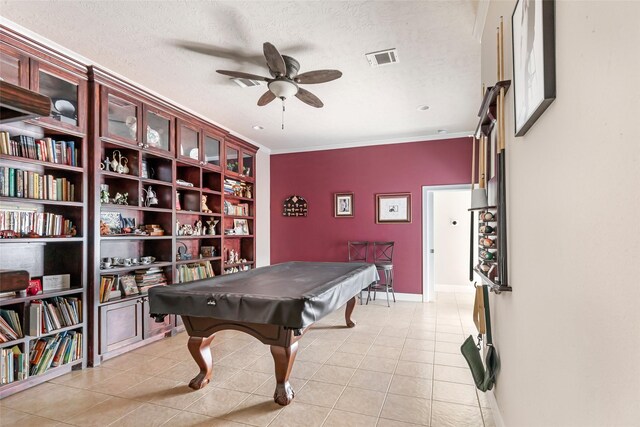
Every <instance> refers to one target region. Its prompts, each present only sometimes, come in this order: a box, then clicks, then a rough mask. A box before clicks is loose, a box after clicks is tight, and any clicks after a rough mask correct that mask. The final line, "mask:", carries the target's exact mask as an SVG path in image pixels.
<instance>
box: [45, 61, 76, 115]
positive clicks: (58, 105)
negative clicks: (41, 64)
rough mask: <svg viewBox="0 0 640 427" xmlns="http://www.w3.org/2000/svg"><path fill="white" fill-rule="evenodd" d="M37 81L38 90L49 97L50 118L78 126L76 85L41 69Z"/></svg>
mask: <svg viewBox="0 0 640 427" xmlns="http://www.w3.org/2000/svg"><path fill="white" fill-rule="evenodd" d="M38 82H39V89H38V91H39V92H40V93H41V94H42V95H46V96H48V97H49V98H51V118H52V119H53V120H56V121H58V122H61V123H66V124H69V125H71V126H78V85H75V84H73V83H70V82H68V81H66V80H63V79H61V78H59V77H57V76H54V75H52V74H49V73H46V72H44V71H42V70H40V71H39V72H38Z"/></svg>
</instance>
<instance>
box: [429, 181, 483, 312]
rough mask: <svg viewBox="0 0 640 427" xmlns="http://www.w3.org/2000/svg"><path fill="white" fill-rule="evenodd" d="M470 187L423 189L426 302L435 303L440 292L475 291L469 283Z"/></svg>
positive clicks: (451, 186) (446, 186)
mask: <svg viewBox="0 0 640 427" xmlns="http://www.w3.org/2000/svg"><path fill="white" fill-rule="evenodd" d="M469 187H470V185H469V184H456V185H435V186H424V187H422V212H423V214H422V233H423V234H422V247H423V258H422V295H423V299H424V301H435V299H436V292H467V291H469V292H470V291H472V290H473V286H472V285H471V282H470V280H469V256H471V255H470V251H469V249H470V248H469V238H470V233H471V229H470V227H471V214H470V213H469V211H468V208H469V204H470V202H471V190H470V188H469ZM472 235H474V236H475V235H476V233H473V234H472Z"/></svg>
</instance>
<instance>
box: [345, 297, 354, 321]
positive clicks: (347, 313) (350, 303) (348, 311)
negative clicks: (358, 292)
mask: <svg viewBox="0 0 640 427" xmlns="http://www.w3.org/2000/svg"><path fill="white" fill-rule="evenodd" d="M355 306H356V297H353V298H351V299H350V300H349V301H348V302H347V308H346V309H345V310H344V320H346V321H347V327H348V328H353V327H354V326H356V322H354V321H353V320H351V313H353V309H354V308H355Z"/></svg>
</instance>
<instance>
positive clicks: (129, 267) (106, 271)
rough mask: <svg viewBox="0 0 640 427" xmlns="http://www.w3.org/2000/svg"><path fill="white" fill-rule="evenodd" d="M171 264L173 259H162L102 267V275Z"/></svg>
mask: <svg viewBox="0 0 640 427" xmlns="http://www.w3.org/2000/svg"><path fill="white" fill-rule="evenodd" d="M171 264H172V262H171V261H161V262H152V263H150V264H136V265H127V266H124V265H123V266H118V267H113V268H101V269H100V275H104V276H109V275H111V274H117V273H125V272H127V271H134V270H142V269H144V268H151V267H159V268H164V267H170V266H171Z"/></svg>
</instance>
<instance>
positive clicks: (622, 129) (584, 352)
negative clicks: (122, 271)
mask: <svg viewBox="0 0 640 427" xmlns="http://www.w3.org/2000/svg"><path fill="white" fill-rule="evenodd" d="M514 6H515V1H494V2H492V4H491V7H490V10H489V14H488V18H487V22H486V24H485V31H484V34H483V39H482V78H483V81H484V82H485V83H487V84H492V83H493V82H495V80H496V74H495V57H496V53H495V50H496V47H495V43H496V33H495V28H496V26H497V25H498V19H499V16H500V15H504V16H505V21H506V22H505V24H506V27H505V35H506V37H505V42H506V46H505V52H506V54H507V55H506V58H505V62H506V65H507V66H506V67H505V71H506V74H507V75H506V78H511V37H510V34H511V26H510V20H511V13H512V12H513V8H514ZM639 19H640V2H617V1H585V2H577V1H575V2H574V1H572V2H569V1H556V61H557V62H556V64H557V65H556V73H557V99H556V100H555V101H554V102H553V104H551V106H550V107H549V109H548V110H547V111H546V112H545V113H544V114H543V115H542V117H541V118H540V119H538V121H537V122H536V123H535V124H534V126H533V127H532V128H531V129H530V130H529V132H528V133H527V134H526V135H525V136H524V137H521V138H514V137H513V134H514V131H513V91H512V90H510V91H509V93H508V95H507V103H506V117H507V123H506V127H507V168H508V170H507V185H508V192H507V198H508V202H507V206H508V239H509V272H510V282H511V283H510V284H511V285H512V286H513V293H503V294H501V295H492V296H491V308H492V310H493V311H492V316H493V318H492V320H493V325H494V335H493V338H494V342H495V345H496V349H497V352H498V354H499V356H500V359H501V370H500V373H499V376H498V380H497V385H496V388H495V397H496V401H497V403H498V406H499V408H500V413H501V415H502V419H503V420H504V422H505V425H507V426H518V427H521V426H631V425H636V426H637V425H638V423H639V420H640V404H639V402H640V304H639V303H640V282H639V279H638V277H639V273H640V267H639V266H640V221H639V220H638V218H639V212H640V142H639V140H638V120H639V117H640V54H639V52H640V50H639V49H640V25H639V24H638V21H639ZM479 102H480V100H478V104H479Z"/></svg>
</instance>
